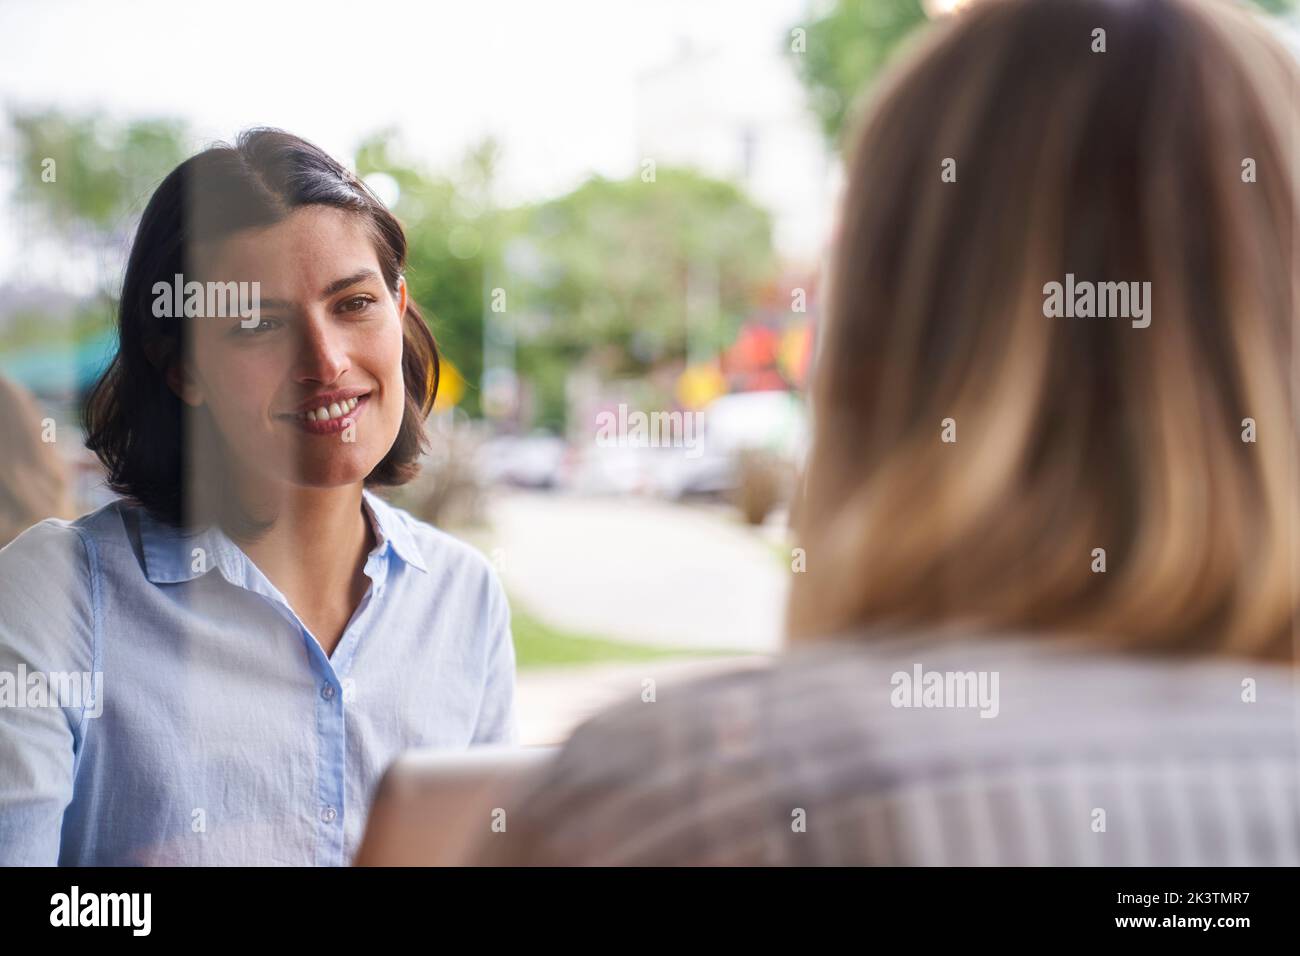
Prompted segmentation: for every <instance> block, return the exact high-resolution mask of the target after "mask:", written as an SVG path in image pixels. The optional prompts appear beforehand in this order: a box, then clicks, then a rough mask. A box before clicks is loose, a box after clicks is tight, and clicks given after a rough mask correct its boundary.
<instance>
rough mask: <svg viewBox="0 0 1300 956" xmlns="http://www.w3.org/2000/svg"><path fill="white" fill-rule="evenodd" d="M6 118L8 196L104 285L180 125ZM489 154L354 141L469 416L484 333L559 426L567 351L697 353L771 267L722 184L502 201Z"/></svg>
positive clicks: (172, 162)
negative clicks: (453, 154)
mask: <svg viewBox="0 0 1300 956" xmlns="http://www.w3.org/2000/svg"><path fill="white" fill-rule="evenodd" d="M13 128H14V131H15V134H16V139H17V154H18V156H19V157H20V160H19V164H18V166H19V168H20V170H22V174H21V175H22V178H21V180H20V181H19V183H18V184H17V188H16V199H17V200H18V201H19V202H26V203H32V204H35V205H36V207H37V208H38V210H39V219H40V220H41V221H42V222H43V223H45V224H46V226H47V228H49V229H50V230H51V232H52V234H54V235H55V236H57V237H58V238H59V239H60V240H61V241H69V242H71V243H75V244H77V246H78V247H79V248H82V249H85V250H88V251H90V252H92V253H94V254H96V256H97V262H98V267H99V269H100V271H101V272H102V273H103V280H102V281H103V288H104V289H106V290H111V289H115V288H116V287H117V284H118V282H119V281H120V278H121V276H120V269H121V266H122V265H124V262H125V252H126V249H127V245H128V243H129V241H130V238H131V233H132V230H133V229H134V227H135V224H136V222H137V220H138V217H139V214H140V212H142V211H143V208H144V206H145V204H146V203H147V201H148V198H149V195H150V193H151V191H152V190H153V189H154V188H155V187H156V186H157V184H158V183H159V182H160V181H161V180H162V178H163V177H164V176H165V175H166V174H167V173H168V172H169V171H170V170H171V169H173V168H174V167H175V166H176V165H177V164H178V163H180V162H181V161H182V160H183V159H184V158H185V157H186V156H187V155H189V153H190V150H189V148H188V146H187V140H188V138H189V137H188V133H187V129H186V126H185V124H183V123H181V122H177V121H171V120H150V121H135V122H132V121H123V122H112V121H109V120H106V119H104V118H103V117H101V116H98V115H90V116H68V115H63V114H59V113H51V112H46V113H29V114H22V115H19V116H15V117H14V118H13ZM46 157H50V158H53V159H55V161H56V163H57V167H56V168H57V183H56V184H46V183H42V182H41V181H40V172H41V161H42V160H43V159H44V158H46ZM498 162H499V149H498V147H497V145H496V143H495V142H493V141H492V140H490V139H488V140H484V141H482V142H480V143H478V144H477V145H475V146H474V147H473V148H471V149H470V150H468V151H467V153H466V154H465V156H464V158H463V159H462V161H461V162H460V163H459V164H458V165H457V166H456V167H455V168H453V169H451V170H449V171H447V172H445V173H444V172H436V173H435V172H433V171H431V170H429V169H427V168H425V166H424V165H423V164H422V163H421V162H420V161H419V160H417V159H414V158H412V157H411V156H410V155H408V154H407V153H406V152H404V150H403V148H402V145H401V142H400V139H399V137H398V136H397V134H396V133H395V131H392V130H385V131H381V132H379V133H376V134H374V135H372V136H370V137H369V138H367V139H366V140H365V141H364V142H363V143H362V144H361V145H360V147H359V148H358V150H357V154H356V161H355V168H356V171H357V173H358V175H360V176H361V177H362V178H364V179H366V180H367V181H369V182H370V183H371V184H372V186H373V187H374V188H375V189H376V192H378V193H379V194H380V195H381V198H384V199H385V201H388V202H390V203H391V204H392V207H393V211H394V213H395V214H396V215H397V217H398V218H399V219H400V220H401V221H402V224H403V226H404V228H405V229H406V233H407V240H408V262H407V281H408V284H409V287H410V292H411V296H412V297H413V299H414V301H415V302H416V303H418V304H419V306H420V307H421V309H422V311H423V313H424V315H425V318H426V320H427V321H428V322H429V324H430V327H431V328H432V329H433V331H434V335H435V337H436V338H437V340H438V344H439V346H440V348H441V349H442V352H443V354H444V356H445V357H446V358H447V359H448V360H449V361H451V362H452V363H453V364H454V365H455V366H456V367H457V369H458V370H459V371H460V373H461V374H462V375H463V377H464V378H465V380H466V382H467V383H468V387H467V389H466V392H465V396H464V398H463V400H462V402H461V406H460V407H461V408H462V409H463V410H464V411H465V412H467V413H469V414H470V415H472V416H477V415H479V414H481V411H482V405H481V402H482V388H481V383H482V379H483V371H484V347H485V339H486V340H487V341H488V342H489V344H490V345H492V347H493V348H494V350H496V351H494V352H493V353H492V354H493V355H495V357H496V359H495V360H496V361H497V362H498V363H505V364H507V365H510V364H513V365H514V367H515V369H516V372H517V374H518V375H519V376H520V378H521V379H522V380H524V381H525V382H526V383H527V385H528V386H529V389H530V391H531V399H532V401H531V402H530V403H529V404H530V406H531V408H532V409H533V411H534V413H535V414H536V415H537V419H538V420H537V422H536V423H537V424H539V425H543V426H548V427H551V428H553V429H556V430H559V429H561V428H562V427H563V425H564V418H565V411H566V405H567V402H566V395H565V388H566V382H567V380H568V377H569V375H570V373H571V372H572V371H573V369H574V367H575V366H576V365H577V364H578V363H579V362H585V363H588V364H589V365H592V366H594V367H595V368H596V370H597V372H598V374H602V375H609V376H627V375H632V376H636V375H641V374H644V373H645V372H646V371H648V370H649V369H651V368H653V367H655V366H657V365H660V364H661V363H663V362H665V361H677V360H684V359H685V358H686V356H687V353H688V351H690V352H691V353H692V354H698V353H700V352H704V353H706V354H711V352H714V351H716V350H717V349H718V348H720V347H722V346H723V345H725V344H726V343H727V342H729V341H730V340H731V338H732V336H733V335H734V332H735V329H736V328H737V327H738V326H739V324H740V322H741V321H742V320H743V319H744V317H745V316H746V315H747V314H748V313H749V312H750V310H751V309H752V308H753V305H754V303H755V302H756V300H757V297H758V294H759V290H760V287H761V285H762V283H763V282H764V280H765V279H767V278H768V277H770V275H771V271H772V269H773V267H774V255H773V251H772V242H771V232H772V226H771V221H770V217H769V215H768V213H767V212H766V211H765V210H763V209H761V208H760V207H758V206H756V205H755V204H754V203H753V202H752V201H750V200H749V199H748V198H747V197H746V196H745V195H744V193H743V192H742V191H741V190H740V189H739V188H738V187H737V186H735V185H733V184H731V183H728V182H723V181H719V180H715V179H711V178H709V177H707V176H705V175H702V174H700V173H698V172H693V171H689V170H680V169H662V168H661V169H659V170H657V171H656V175H655V177H654V178H653V179H652V180H651V181H648V182H647V181H644V180H643V179H642V177H641V175H640V174H639V173H638V174H634V175H632V176H630V177H628V178H627V179H622V180H608V179H603V178H599V177H596V178H592V179H590V180H588V181H587V182H585V183H583V184H581V185H580V186H578V187H577V188H576V189H574V190H573V191H572V192H570V193H568V194H566V195H564V196H561V197H559V198H556V199H553V200H550V201H547V202H542V203H537V204H532V205H526V206H521V207H515V208H504V207H501V206H499V205H498V204H497V203H496V202H495V201H494V182H495V177H496V169H497V166H498ZM109 252H111V253H112V254H111V255H110V254H107V253H109ZM496 289H500V290H503V292H504V295H505V298H504V300H503V305H504V309H503V311H501V312H500V313H496V312H493V311H492V300H493V290H496ZM112 308H113V303H112V301H111V299H110V298H109V297H108V296H107V295H101V296H99V297H98V300H97V301H95V302H86V303H83V304H82V305H81V306H79V307H78V311H77V318H76V323H75V328H76V330H77V336H78V337H79V338H80V337H84V336H88V335H92V334H93V333H94V332H95V331H96V330H102V329H103V328H104V327H106V326H107V325H108V323H109V322H110V321H111V314H112ZM37 311H39V310H37ZM485 316H487V317H488V318H489V319H490V322H489V323H488V329H487V330H486V331H487V333H488V334H487V335H486V336H485V328H484V318H485ZM46 318H48V317H46ZM9 334H10V335H12V336H14V337H16V340H21V341H22V342H23V343H24V344H32V343H36V342H37V341H39V340H41V339H43V338H45V337H47V335H46V332H45V331H43V330H42V316H40V315H35V314H33V315H28V316H17V317H15V318H14V319H13V321H12V322H10V323H9ZM494 343H495V344H494Z"/></svg>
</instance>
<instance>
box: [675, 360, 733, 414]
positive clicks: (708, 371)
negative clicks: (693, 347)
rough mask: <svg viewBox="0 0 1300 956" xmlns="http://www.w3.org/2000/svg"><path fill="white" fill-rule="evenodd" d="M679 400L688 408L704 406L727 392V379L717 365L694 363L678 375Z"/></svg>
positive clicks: (677, 390)
mask: <svg viewBox="0 0 1300 956" xmlns="http://www.w3.org/2000/svg"><path fill="white" fill-rule="evenodd" d="M675 391H676V393H677V401H679V402H681V403H682V406H683V407H685V408H688V409H697V408H703V407H704V406H705V405H707V404H709V402H711V401H713V400H714V399H715V398H717V397H718V396H720V395H725V394H727V380H726V379H725V378H723V377H722V373H721V372H719V371H718V368H717V366H715V365H693V366H691V367H690V368H688V369H687V370H686V371H684V372H682V374H681V375H679V376H678V377H677V387H676V389H675Z"/></svg>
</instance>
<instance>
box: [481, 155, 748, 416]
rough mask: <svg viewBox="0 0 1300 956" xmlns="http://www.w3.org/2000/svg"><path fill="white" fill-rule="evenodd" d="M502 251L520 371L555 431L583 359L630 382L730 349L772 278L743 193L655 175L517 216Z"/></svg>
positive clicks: (662, 172) (701, 178)
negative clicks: (660, 367)
mask: <svg viewBox="0 0 1300 956" xmlns="http://www.w3.org/2000/svg"><path fill="white" fill-rule="evenodd" d="M508 227H509V229H510V230H511V239H510V242H509V243H508V244H507V245H506V247H505V249H504V257H505V266H506V270H507V274H508V275H509V285H508V288H510V289H511V290H512V291H515V292H517V294H515V295H514V296H513V298H512V300H511V306H510V309H511V312H512V313H513V315H512V319H511V321H512V322H513V323H514V328H515V336H516V341H517V343H518V345H517V348H518V365H519V370H520V372H521V374H523V375H525V376H527V377H528V379H529V380H530V381H531V382H532V384H533V387H534V389H535V392H536V401H537V412H538V417H539V423H540V424H545V425H549V426H551V427H555V426H556V425H557V424H558V422H557V417H558V416H560V415H561V414H562V409H563V405H564V392H563V389H564V383H565V378H566V375H567V372H568V371H569V370H570V369H571V367H572V366H573V364H574V363H576V362H577V361H578V360H579V359H580V358H583V357H587V358H588V359H590V360H593V361H595V362H596V363H598V364H599V366H600V368H599V371H600V372H601V373H602V374H604V375H608V376H636V375H642V374H644V373H646V372H647V371H648V370H649V369H650V368H651V367H653V366H654V365H656V364H658V363H661V362H664V361H666V360H677V359H682V360H684V359H685V358H686V355H687V352H688V349H694V350H702V351H714V350H716V349H718V348H720V347H721V346H722V345H724V344H725V343H727V342H729V341H730V340H731V338H732V337H733V336H734V334H735V330H736V328H738V327H739V325H740V323H741V321H742V320H743V319H744V318H745V316H746V315H747V314H748V313H749V312H750V311H751V310H752V308H753V307H754V304H755V302H756V300H757V297H758V294H759V290H760V286H761V284H762V283H763V282H764V280H765V279H768V278H770V276H771V274H772V269H773V268H774V254H773V250H772V224H771V219H770V216H769V214H768V213H767V212H766V211H765V210H764V209H762V208H760V207H759V206H757V205H755V204H754V203H753V202H752V201H751V200H750V199H749V198H748V197H746V196H745V194H744V193H743V192H742V191H741V190H740V188H739V187H737V186H735V185H733V184H732V183H729V182H724V181H720V180H717V179H712V178H710V177H708V176H705V175H703V174H701V173H698V172H695V171H692V170H685V169H672V168H664V167H660V168H659V169H657V170H656V173H655V177H654V179H653V181H650V182H646V181H644V180H643V179H642V177H641V175H639V174H634V175H632V176H630V177H628V178H626V179H621V180H609V179H604V178H601V177H593V178H592V179H589V180H588V181H587V182H585V183H583V184H582V185H580V186H579V187H578V188H577V189H575V190H573V191H572V192H570V193H568V194H567V195H565V196H562V197H560V198H558V199H555V200H552V201H549V202H545V203H540V204H536V205H533V206H531V207H527V208H525V209H522V210H516V211H515V212H514V213H513V214H512V216H511V217H510V220H509V222H508Z"/></svg>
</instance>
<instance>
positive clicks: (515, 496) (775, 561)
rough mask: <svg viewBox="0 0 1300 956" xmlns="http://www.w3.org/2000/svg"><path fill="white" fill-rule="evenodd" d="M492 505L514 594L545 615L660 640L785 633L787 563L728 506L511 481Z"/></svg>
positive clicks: (740, 645)
mask: <svg viewBox="0 0 1300 956" xmlns="http://www.w3.org/2000/svg"><path fill="white" fill-rule="evenodd" d="M489 515H490V520H491V524H492V528H493V532H494V535H493V536H494V544H495V549H494V551H493V554H494V557H495V558H496V560H497V561H498V567H499V570H500V572H501V576H502V578H503V579H504V581H505V584H506V587H507V589H508V590H509V592H510V594H511V597H512V599H513V600H515V601H518V602H519V603H520V605H522V606H523V607H525V608H527V609H528V611H529V612H530V613H531V614H533V615H535V616H536V617H538V618H540V619H541V620H542V621H544V622H546V623H548V624H551V625H552V626H555V627H559V628H563V629H566V630H572V631H577V632H580V633H587V634H591V635H593V636H597V637H605V638H609V639H611V640H625V641H631V642H636V643H641V644H652V645H656V646H660V647H683V648H734V649H735V650H738V651H754V652H759V653H772V652H774V651H776V650H778V649H779V647H780V645H781V630H782V621H783V615H784V610H785V600H786V591H787V588H788V587H789V578H790V574H789V572H788V570H783V568H782V564H781V561H780V560H779V555H777V554H775V553H774V550H773V546H772V544H771V542H770V541H769V540H768V539H766V538H765V537H764V535H763V534H762V533H760V532H757V531H755V530H753V529H750V528H747V527H745V526H744V525H742V524H740V523H739V522H738V521H735V520H732V519H730V517H729V512H726V511H722V512H719V511H717V510H714V509H710V508H705V507H692V506H683V505H676V504H671V503H668V502H662V501H656V500H653V499H643V498H631V497H622V498H582V497H572V496H567V495H548V494H532V493H520V492H509V493H502V494H500V495H498V496H496V497H495V498H494V499H493V501H492V503H491V506H490V510H489Z"/></svg>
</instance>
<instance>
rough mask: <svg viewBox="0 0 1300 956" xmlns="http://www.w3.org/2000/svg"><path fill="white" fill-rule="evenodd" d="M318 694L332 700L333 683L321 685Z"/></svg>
mask: <svg viewBox="0 0 1300 956" xmlns="http://www.w3.org/2000/svg"><path fill="white" fill-rule="evenodd" d="M320 695H321V696H322V697H324V698H325V699H326V700H333V699H334V685H333V684H326V685H325V686H324V687H322V688H321V689H320Z"/></svg>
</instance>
